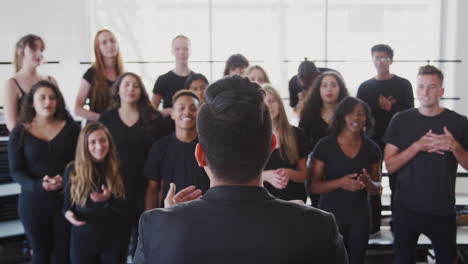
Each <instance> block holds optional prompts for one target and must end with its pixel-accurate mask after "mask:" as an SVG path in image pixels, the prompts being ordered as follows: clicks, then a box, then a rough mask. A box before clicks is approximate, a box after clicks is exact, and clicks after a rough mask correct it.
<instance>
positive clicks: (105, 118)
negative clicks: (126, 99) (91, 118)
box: [99, 109, 118, 123]
mask: <svg viewBox="0 0 468 264" xmlns="http://www.w3.org/2000/svg"><path fill="white" fill-rule="evenodd" d="M116 114H118V112H117V109H111V110H107V111H105V112H103V113H101V114H100V115H99V122H102V123H106V122H109V120H112V119H114V118H115V116H116Z"/></svg>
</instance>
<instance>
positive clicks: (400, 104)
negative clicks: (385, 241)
mask: <svg viewBox="0 0 468 264" xmlns="http://www.w3.org/2000/svg"><path fill="white" fill-rule="evenodd" d="M371 55H372V61H373V62H374V66H375V69H376V71H377V75H376V76H375V77H373V78H371V79H369V80H367V81H365V82H363V83H362V84H361V85H360V86H359V88H358V92H357V95H356V97H358V98H360V99H361V100H363V101H364V102H366V103H367V104H368V105H369V106H370V108H371V110H372V116H373V117H374V120H375V131H374V135H373V136H372V139H373V140H374V141H375V143H377V144H378V145H379V146H380V148H381V150H382V152H383V151H384V148H385V143H384V142H383V136H384V133H385V130H386V129H387V127H388V124H389V123H390V119H392V116H393V115H394V114H395V113H397V112H399V111H403V110H406V109H409V108H413V107H414V96H413V88H412V87H411V83H410V82H409V81H408V80H407V79H404V78H401V77H400V76H397V75H396V74H393V73H391V72H390V65H391V64H392V63H393V49H392V48H391V47H390V46H389V45H386V44H378V45H375V46H373V47H372V48H371ZM388 178H389V182H390V189H391V190H392V194H391V198H390V200H391V204H390V206H391V207H393V206H392V204H393V197H394V192H395V185H396V180H397V179H396V178H397V175H389V176H388ZM370 207H371V220H372V221H371V233H375V232H378V231H379V230H380V219H381V211H382V203H381V199H380V195H374V196H371V197H370Z"/></svg>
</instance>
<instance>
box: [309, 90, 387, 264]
mask: <svg viewBox="0 0 468 264" xmlns="http://www.w3.org/2000/svg"><path fill="white" fill-rule="evenodd" d="M372 127H373V120H372V116H371V113H370V109H369V106H368V105H367V104H366V103H365V102H363V101H361V100H360V99H357V98H354V97H346V98H344V99H343V100H342V101H341V102H340V103H339V104H338V106H337V108H336V111H335V114H334V115H333V118H332V122H331V126H330V129H331V135H329V136H327V137H324V138H322V139H321V140H320V141H319V142H318V143H317V144H316V145H315V149H314V151H313V158H312V166H311V167H312V175H311V179H312V180H311V184H310V188H311V190H312V191H313V192H314V193H316V194H321V197H320V203H319V208H320V209H322V210H324V211H327V212H331V213H333V214H334V215H335V217H336V222H337V224H338V227H339V229H340V233H341V235H342V236H343V241H344V243H345V246H346V249H347V252H348V256H349V263H364V258H365V252H366V248H367V243H368V239H369V205H368V202H367V196H368V194H370V195H375V194H380V192H381V190H382V186H381V184H380V164H381V162H382V153H381V152H380V148H379V146H377V144H376V143H375V142H374V141H372V140H371V139H370V138H369V137H368V136H367V135H366V134H367V133H368V132H369V131H371V130H372Z"/></svg>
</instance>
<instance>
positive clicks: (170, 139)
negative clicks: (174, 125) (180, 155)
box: [152, 133, 176, 149]
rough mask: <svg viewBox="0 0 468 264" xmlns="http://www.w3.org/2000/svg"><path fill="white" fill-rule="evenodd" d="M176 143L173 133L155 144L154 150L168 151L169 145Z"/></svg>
mask: <svg viewBox="0 0 468 264" xmlns="http://www.w3.org/2000/svg"><path fill="white" fill-rule="evenodd" d="M174 142H176V140H175V134H174V133H171V134H169V135H166V136H164V137H162V138H160V139H158V140H156V141H155V142H154V143H153V147H152V148H153V149H167V147H168V146H169V144H172V143H174Z"/></svg>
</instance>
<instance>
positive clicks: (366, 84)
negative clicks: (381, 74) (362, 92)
mask: <svg viewBox="0 0 468 264" xmlns="http://www.w3.org/2000/svg"><path fill="white" fill-rule="evenodd" d="M376 83H377V80H376V79H375V78H374V77H372V78H370V79H368V80H365V81H363V82H362V83H361V84H360V85H359V88H358V89H366V88H369V87H372V86H374V85H375V84H376Z"/></svg>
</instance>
